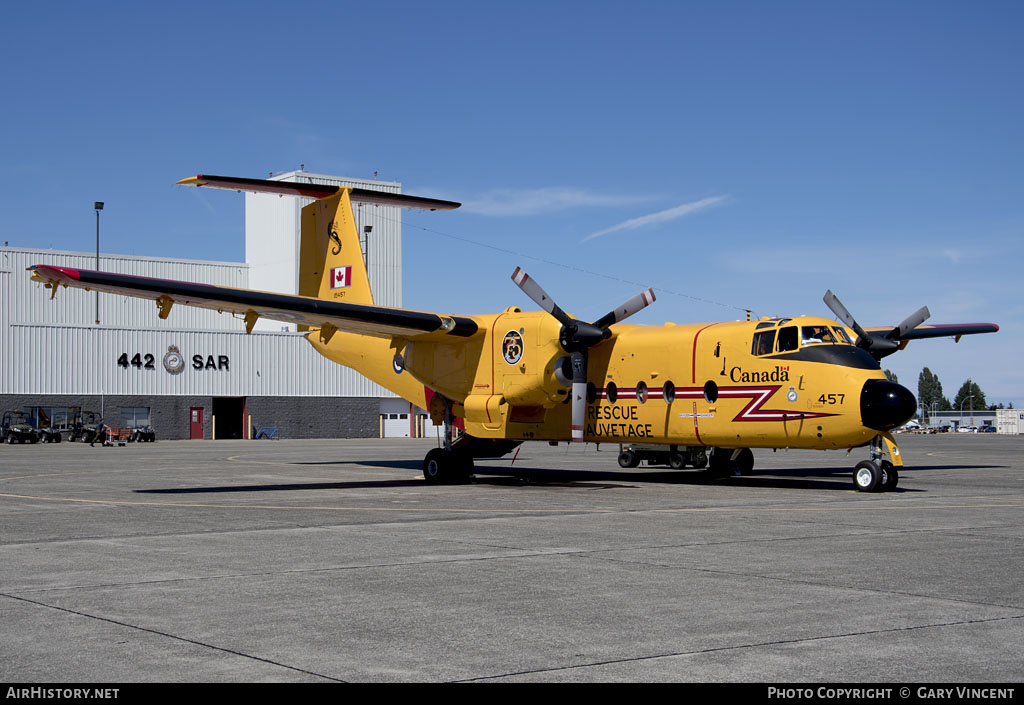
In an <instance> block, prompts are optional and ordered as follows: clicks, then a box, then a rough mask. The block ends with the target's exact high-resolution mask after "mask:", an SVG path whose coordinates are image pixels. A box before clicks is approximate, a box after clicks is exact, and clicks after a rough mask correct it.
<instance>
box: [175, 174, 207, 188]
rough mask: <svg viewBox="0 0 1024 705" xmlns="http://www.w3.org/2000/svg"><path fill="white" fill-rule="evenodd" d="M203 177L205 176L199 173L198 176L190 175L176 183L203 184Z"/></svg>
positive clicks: (186, 184) (184, 184)
mask: <svg viewBox="0 0 1024 705" xmlns="http://www.w3.org/2000/svg"><path fill="white" fill-rule="evenodd" d="M202 178H203V175H202V174H197V175H196V176H190V177H188V178H187V179H182V180H181V181H175V182H174V183H175V185H180V186H202V183H200V180H201V179H202Z"/></svg>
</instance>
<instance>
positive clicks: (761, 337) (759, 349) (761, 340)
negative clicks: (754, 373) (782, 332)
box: [750, 330, 775, 355]
mask: <svg viewBox="0 0 1024 705" xmlns="http://www.w3.org/2000/svg"><path fill="white" fill-rule="evenodd" d="M774 348H775V331H774V330H763V331H761V332H760V333H754V344H753V345H752V346H751V348H750V354H751V355H769V354H771V352H772V350H773V349H774Z"/></svg>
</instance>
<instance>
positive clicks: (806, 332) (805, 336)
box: [800, 326, 836, 345]
mask: <svg viewBox="0 0 1024 705" xmlns="http://www.w3.org/2000/svg"><path fill="white" fill-rule="evenodd" d="M835 342H836V339H835V338H834V337H832V330H831V329H830V328H829V327H828V326H801V327H800V344H801V345H816V344H818V343H833V344H834V343H835Z"/></svg>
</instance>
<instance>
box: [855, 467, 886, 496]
mask: <svg viewBox="0 0 1024 705" xmlns="http://www.w3.org/2000/svg"><path fill="white" fill-rule="evenodd" d="M881 481H882V469H881V468H880V467H878V466H877V465H876V464H875V463H874V462H873V461H871V460H862V461H861V462H859V463H857V467H855V468H854V469H853V485H854V487H856V488H857V490H858V491H859V492H874V491H875V490H877V489H878V486H879V483H880V482H881Z"/></svg>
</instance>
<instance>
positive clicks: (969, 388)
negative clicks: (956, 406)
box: [960, 378, 974, 426]
mask: <svg viewBox="0 0 1024 705" xmlns="http://www.w3.org/2000/svg"><path fill="white" fill-rule="evenodd" d="M965 401H969V402H970V403H971V407H970V408H971V426H973V425H974V388H973V387H972V386H971V380H970V378H968V379H967V398H966V399H964V401H962V402H960V425H961V426H962V425H963V423H964V402H965Z"/></svg>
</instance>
